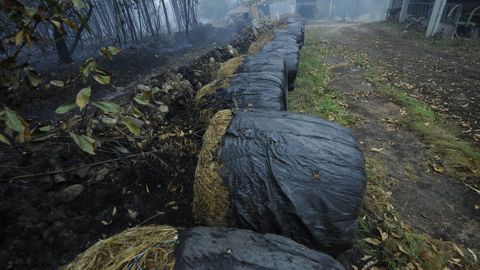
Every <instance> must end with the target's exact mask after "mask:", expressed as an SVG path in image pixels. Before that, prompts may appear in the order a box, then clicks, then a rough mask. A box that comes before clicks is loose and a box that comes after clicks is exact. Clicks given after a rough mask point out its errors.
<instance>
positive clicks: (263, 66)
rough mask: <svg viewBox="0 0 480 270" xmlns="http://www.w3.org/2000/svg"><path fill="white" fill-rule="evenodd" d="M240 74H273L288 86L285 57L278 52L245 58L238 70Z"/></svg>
mask: <svg viewBox="0 0 480 270" xmlns="http://www.w3.org/2000/svg"><path fill="white" fill-rule="evenodd" d="M237 72H238V73H255V72H272V73H275V74H276V76H277V77H278V78H279V79H281V80H282V81H283V82H284V84H285V85H288V76H287V65H286V63H285V56H284V55H283V54H281V53H278V52H273V53H268V54H267V53H262V52H260V53H258V54H255V55H250V56H247V57H245V59H244V61H243V63H242V64H241V65H240V66H239V67H238V68H237Z"/></svg>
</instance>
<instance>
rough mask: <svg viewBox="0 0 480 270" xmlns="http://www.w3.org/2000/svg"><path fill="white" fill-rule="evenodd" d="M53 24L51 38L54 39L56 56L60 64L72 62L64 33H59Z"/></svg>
mask: <svg viewBox="0 0 480 270" xmlns="http://www.w3.org/2000/svg"><path fill="white" fill-rule="evenodd" d="M52 26H53V39H54V40H55V47H56V48H57V53H58V58H59V60H60V63H62V64H69V63H73V59H72V56H71V55H70V52H69V50H68V46H67V42H66V41H65V35H64V34H62V33H60V32H59V31H58V29H57V27H55V25H52Z"/></svg>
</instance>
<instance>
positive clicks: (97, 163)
mask: <svg viewBox="0 0 480 270" xmlns="http://www.w3.org/2000/svg"><path fill="white" fill-rule="evenodd" d="M160 151H161V150H156V151H149V152H142V153H138V154H133V155H129V156H126V157H122V158H114V159H109V160H104V161H100V162H96V163H92V164H86V165H83V166H78V167H70V168H63V169H59V170H55V171H50V172H43V173H33V174H25V175H20V176H15V177H10V178H6V179H0V183H5V182H10V181H14V180H21V179H27V178H33V177H40V176H46V175H54V174H59V173H67V172H72V171H75V170H78V169H82V168H86V167H96V166H99V165H103V164H106V163H110V162H114V161H120V160H124V159H131V158H135V157H139V156H143V155H151V154H154V153H157V152H160Z"/></svg>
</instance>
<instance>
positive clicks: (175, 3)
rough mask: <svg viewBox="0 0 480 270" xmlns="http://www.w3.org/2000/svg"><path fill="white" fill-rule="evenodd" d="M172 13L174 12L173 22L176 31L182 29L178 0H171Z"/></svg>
mask: <svg viewBox="0 0 480 270" xmlns="http://www.w3.org/2000/svg"><path fill="white" fill-rule="evenodd" d="M171 3H172V7H173V13H174V14H175V22H176V23H177V27H178V31H183V20H182V12H181V11H180V6H179V4H178V0H171Z"/></svg>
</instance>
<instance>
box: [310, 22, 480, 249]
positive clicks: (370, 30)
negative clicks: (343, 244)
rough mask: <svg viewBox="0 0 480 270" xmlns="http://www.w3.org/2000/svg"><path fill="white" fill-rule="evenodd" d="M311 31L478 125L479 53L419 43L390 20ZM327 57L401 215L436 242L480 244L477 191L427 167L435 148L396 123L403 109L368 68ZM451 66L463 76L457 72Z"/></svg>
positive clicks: (357, 130)
mask: <svg viewBox="0 0 480 270" xmlns="http://www.w3.org/2000/svg"><path fill="white" fill-rule="evenodd" d="M307 34H308V35H312V36H316V37H319V38H320V40H321V41H323V42H326V43H327V44H328V45H329V46H333V47H335V46H338V45H341V46H343V47H345V48H348V49H351V50H353V51H354V52H356V53H366V54H367V55H368V56H369V57H372V58H374V59H375V60H377V61H380V62H384V63H385V65H386V66H387V67H388V69H389V71H390V72H392V73H395V74H396V75H397V77H395V78H394V79H392V80H393V83H396V84H399V85H401V84H405V83H409V84H414V85H415V87H412V89H410V90H411V91H412V93H414V94H418V96H419V97H422V98H425V99H424V100H425V101H426V102H428V104H432V105H433V106H437V108H438V110H439V111H441V112H444V113H445V114H448V116H449V117H452V118H457V117H458V119H457V120H458V121H460V122H461V123H468V124H469V125H471V127H472V129H477V128H478V121H479V119H480V118H479V116H480V115H479V110H480V106H478V98H479V97H480V93H479V92H478V91H477V89H478V88H476V86H478V85H479V83H480V75H479V74H480V73H479V72H478V71H477V72H473V73H472V72H468V71H469V70H475V69H476V70H478V68H479V67H480V66H479V65H480V63H479V61H480V58H478V57H477V56H478V55H479V54H478V52H477V51H473V52H471V54H465V53H462V52H461V51H458V50H455V49H454V48H453V49H452V48H450V49H447V48H437V47H435V46H432V45H424V44H420V43H421V41H416V40H415V39H406V38H402V35H403V34H404V33H402V32H399V31H398V29H397V28H394V27H393V26H391V25H388V24H385V23H374V24H356V23H355V24H347V23H313V24H311V25H309V27H308V30H307ZM323 62H324V63H325V65H326V66H327V67H329V74H330V76H331V79H330V81H329V85H328V86H327V87H328V88H330V89H332V90H335V91H338V92H340V93H342V95H344V96H345V97H346V103H347V104H346V106H347V111H348V112H349V114H350V115H351V116H352V117H353V119H355V120H354V122H355V124H354V125H353V127H352V128H353V131H354V134H355V136H356V137H357V139H358V141H359V142H360V145H361V148H362V150H363V152H364V155H365V157H366V158H367V160H373V161H375V162H377V163H380V164H381V166H382V167H383V168H384V170H385V172H386V175H385V178H386V179H385V182H386V183H387V187H386V188H385V189H386V190H385V191H386V192H387V193H388V194H391V200H392V204H393V206H394V207H395V209H396V210H397V211H398V212H399V213H400V215H401V220H403V221H404V222H405V223H407V224H408V225H410V226H411V227H412V228H414V229H416V230H417V231H420V232H424V233H427V234H429V235H431V236H433V237H434V238H436V239H441V240H447V241H453V242H456V243H461V244H463V245H465V246H467V247H470V248H474V249H477V250H478V249H480V235H479V234H478V230H479V229H480V209H479V205H480V194H479V193H478V191H475V190H473V189H471V188H469V187H467V186H466V185H465V184H464V183H462V182H461V180H459V179H455V178H453V177H449V176H446V175H442V174H440V173H437V172H435V171H434V170H432V169H431V167H429V166H428V165H427V164H428V161H429V159H430V157H429V150H430V147H429V145H427V144H426V143H425V142H424V141H422V137H421V136H420V135H419V134H415V133H413V132H412V131H410V130H407V129H406V128H403V127H402V126H399V125H398V124H396V123H395V121H396V120H398V119H399V118H400V117H401V115H402V110H403V109H402V108H401V107H400V106H399V105H397V104H395V103H393V102H392V101H390V100H389V99H388V98H387V97H385V96H383V95H382V93H381V91H377V90H376V89H375V87H374V86H373V85H372V84H370V83H369V82H368V80H367V76H366V74H365V70H364V69H362V68H361V67H359V66H355V65H354V64H353V63H352V62H349V61H348V56H342V55H331V56H326V57H325V58H324V59H323ZM451 69H456V70H458V73H454V72H451V73H450V72H449V70H450V71H451ZM435 70H439V71H437V72H435ZM447 86H448V87H447ZM413 88H414V89H413ZM452 89H454V90H452ZM451 91H454V92H455V93H456V94H455V95H452V94H451V93H452V92H451ZM465 99H468V100H465ZM465 104H468V106H461V105H465ZM468 129H470V126H469V127H468ZM476 132H478V130H476ZM470 138H472V137H470Z"/></svg>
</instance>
